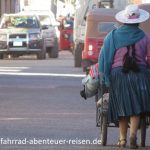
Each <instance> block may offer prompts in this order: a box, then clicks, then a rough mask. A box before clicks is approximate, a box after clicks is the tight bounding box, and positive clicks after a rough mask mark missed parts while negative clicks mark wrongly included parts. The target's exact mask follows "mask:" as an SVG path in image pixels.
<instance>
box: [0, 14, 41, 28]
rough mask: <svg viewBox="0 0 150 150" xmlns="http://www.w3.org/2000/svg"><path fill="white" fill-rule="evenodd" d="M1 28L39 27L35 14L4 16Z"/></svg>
mask: <svg viewBox="0 0 150 150" xmlns="http://www.w3.org/2000/svg"><path fill="white" fill-rule="evenodd" d="M0 27H1V28H39V24H38V22H37V18H36V17H35V16H4V18H3V20H2V23H1V26H0Z"/></svg>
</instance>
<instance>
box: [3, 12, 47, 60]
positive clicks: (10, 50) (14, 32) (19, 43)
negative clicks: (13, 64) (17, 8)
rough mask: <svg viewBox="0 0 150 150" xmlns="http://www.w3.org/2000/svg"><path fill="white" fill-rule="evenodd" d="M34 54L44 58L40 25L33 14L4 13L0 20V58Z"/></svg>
mask: <svg viewBox="0 0 150 150" xmlns="http://www.w3.org/2000/svg"><path fill="white" fill-rule="evenodd" d="M24 54H36V55H37V59H45V58H46V51H45V49H44V40H43V38H42V32H41V25H40V22H39V20H38V17H37V16H35V15H21V14H4V15H3V16H2V19H1V22H0V59H3V57H4V55H12V56H20V55H24Z"/></svg>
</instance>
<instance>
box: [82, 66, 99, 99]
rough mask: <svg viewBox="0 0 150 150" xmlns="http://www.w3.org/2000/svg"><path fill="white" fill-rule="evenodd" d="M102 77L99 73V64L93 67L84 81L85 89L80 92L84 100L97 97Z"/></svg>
mask: <svg viewBox="0 0 150 150" xmlns="http://www.w3.org/2000/svg"><path fill="white" fill-rule="evenodd" d="M99 79H100V77H99V73H98V64H95V65H92V66H91V67H90V70H89V74H88V75H87V76H86V77H85V78H84V79H83V80H82V84H83V86H84V89H83V90H82V91H81V92H80V95H81V96H82V97H83V98H84V99H87V98H90V97H92V96H95V95H96V94H97V92H98V87H99V85H100V80H99Z"/></svg>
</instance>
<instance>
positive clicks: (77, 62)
mask: <svg viewBox="0 0 150 150" xmlns="http://www.w3.org/2000/svg"><path fill="white" fill-rule="evenodd" d="M81 62H82V45H81V44H78V45H76V46H75V50H74V66H75V67H81Z"/></svg>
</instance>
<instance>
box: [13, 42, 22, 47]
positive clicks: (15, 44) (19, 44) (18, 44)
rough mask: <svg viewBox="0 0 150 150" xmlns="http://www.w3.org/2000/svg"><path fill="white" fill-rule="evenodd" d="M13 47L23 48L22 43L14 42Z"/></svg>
mask: <svg viewBox="0 0 150 150" xmlns="http://www.w3.org/2000/svg"><path fill="white" fill-rule="evenodd" d="M13 46H22V42H13Z"/></svg>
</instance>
